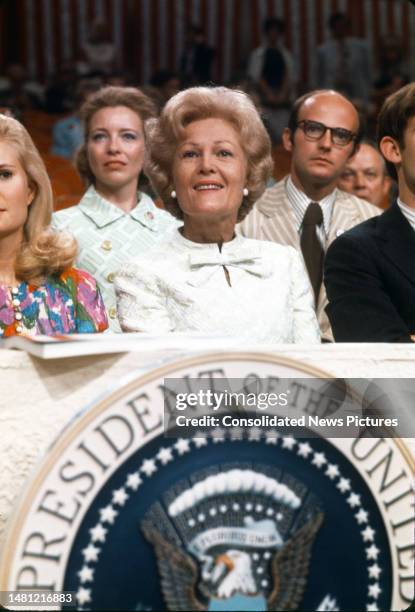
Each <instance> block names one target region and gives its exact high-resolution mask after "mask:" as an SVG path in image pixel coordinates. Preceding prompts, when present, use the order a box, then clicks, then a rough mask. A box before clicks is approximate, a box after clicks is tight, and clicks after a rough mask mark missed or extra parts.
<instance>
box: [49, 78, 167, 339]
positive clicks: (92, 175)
mask: <svg viewBox="0 0 415 612" xmlns="http://www.w3.org/2000/svg"><path fill="white" fill-rule="evenodd" d="M80 116H81V121H82V125H83V129H84V143H83V145H82V146H81V148H80V150H79V152H78V155H77V159H76V163H77V168H78V171H79V173H80V175H81V176H82V178H83V179H84V181H85V183H86V185H87V186H88V190H87V191H86V193H85V195H84V196H83V198H82V199H81V201H80V202H79V204H78V205H77V206H73V207H71V208H67V209H65V210H61V211H59V212H57V213H55V214H54V215H53V225H54V227H56V228H59V229H64V230H67V231H70V232H71V233H72V234H73V235H74V236H75V237H76V239H77V241H78V244H79V253H78V257H77V263H78V265H79V266H80V267H82V268H85V269H86V270H89V271H90V272H91V273H92V274H93V275H94V276H95V278H96V279H97V281H98V283H99V285H100V288H101V290H102V294H103V297H104V302H105V306H106V308H107V311H108V314H109V318H110V326H111V329H112V331H120V327H119V324H118V321H117V315H116V308H115V294H114V289H113V278H114V274H115V272H116V271H117V270H118V268H120V267H121V265H122V263H123V261H124V260H125V259H129V258H130V257H132V256H134V255H135V254H137V253H140V252H141V251H146V250H147V249H148V248H150V247H151V246H152V245H153V244H155V242H156V241H157V240H158V239H159V238H160V236H161V235H162V234H163V232H164V231H165V230H166V229H167V228H168V227H170V226H171V225H177V223H176V221H175V219H173V217H172V216H171V215H169V214H168V213H166V212H165V211H163V210H160V209H159V208H157V207H156V206H155V204H154V202H153V201H152V200H151V198H150V197H149V196H148V195H146V194H145V193H143V192H142V191H140V189H139V183H140V178H141V171H142V168H143V162H144V123H145V122H146V121H147V120H148V119H150V118H152V117H154V116H155V107H154V104H153V102H152V101H151V100H150V98H148V97H147V96H146V95H144V94H143V93H142V92H141V91H139V90H138V89H135V88H133V87H112V86H109V87H104V88H102V89H100V90H99V91H97V92H96V93H95V94H92V95H91V96H90V97H89V98H88V100H87V101H86V102H85V103H84V104H83V106H82V107H81V110H80Z"/></svg>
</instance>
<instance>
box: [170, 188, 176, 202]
mask: <svg viewBox="0 0 415 612" xmlns="http://www.w3.org/2000/svg"><path fill="white" fill-rule="evenodd" d="M170 195H171V197H172V198H173V200H175V199H176V198H177V193H176V192H175V190H174V189H173V191H172V192H171V194H170Z"/></svg>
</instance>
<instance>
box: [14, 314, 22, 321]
mask: <svg viewBox="0 0 415 612" xmlns="http://www.w3.org/2000/svg"><path fill="white" fill-rule="evenodd" d="M14 318H15V319H16V321H21V320H22V313H21V312H16V313H15V315H14Z"/></svg>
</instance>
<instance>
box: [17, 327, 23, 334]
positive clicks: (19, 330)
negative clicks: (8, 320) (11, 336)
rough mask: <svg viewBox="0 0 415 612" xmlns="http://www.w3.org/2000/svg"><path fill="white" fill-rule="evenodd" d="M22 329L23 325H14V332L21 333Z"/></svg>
mask: <svg viewBox="0 0 415 612" xmlns="http://www.w3.org/2000/svg"><path fill="white" fill-rule="evenodd" d="M22 331H23V327H22V326H21V325H16V333H17V334H21V333H22Z"/></svg>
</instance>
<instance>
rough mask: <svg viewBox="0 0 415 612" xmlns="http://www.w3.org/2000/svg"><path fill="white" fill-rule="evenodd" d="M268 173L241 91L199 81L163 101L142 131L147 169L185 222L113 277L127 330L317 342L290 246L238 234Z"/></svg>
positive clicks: (307, 294) (254, 119)
mask: <svg viewBox="0 0 415 612" xmlns="http://www.w3.org/2000/svg"><path fill="white" fill-rule="evenodd" d="M271 169H272V160H271V156H270V140H269V137H268V135H267V133H266V131H265V128H264V126H263V124H262V122H261V119H260V117H259V115H258V112H257V111H256V109H255V106H254V105H253V103H252V101H251V100H250V99H249V98H248V96H246V94H244V93H242V92H238V91H231V90H230V89H227V88H225V87H214V88H207V87H197V88H192V89H188V90H185V91H183V92H181V93H178V94H177V95H176V96H174V97H173V98H171V99H170V101H169V102H167V104H166V106H165V107H164V110H163V111H162V114H161V117H160V120H159V121H158V122H155V124H154V125H153V126H152V129H151V131H150V134H149V165H148V168H147V172H148V174H149V177H150V179H151V181H152V184H153V187H154V188H155V190H156V191H157V193H158V194H159V196H160V197H161V199H162V200H163V202H164V204H165V206H166V208H167V209H168V210H170V211H171V212H172V213H173V214H174V215H176V216H177V217H178V218H179V219H182V220H183V228H180V229H177V228H175V230H174V231H172V234H171V236H170V238H169V239H167V238H166V240H165V241H164V242H163V243H162V244H161V245H159V246H157V247H155V248H154V249H152V250H151V251H148V252H146V253H144V254H142V255H141V256H139V257H137V258H136V259H135V260H133V261H131V262H130V263H128V264H125V265H124V266H123V268H122V269H121V270H120V272H119V273H118V275H117V277H116V291H117V298H118V304H117V305H118V316H119V320H120V324H121V327H122V328H123V330H124V331H143V332H157V333H167V332H172V331H197V332H200V333H202V334H206V335H208V334H222V335H226V336H240V337H243V338H245V339H246V340H247V341H251V342H265V343H270V342H310V343H315V342H319V341H320V337H319V331H318V324H317V321H316V317H315V314H314V309H313V297H312V293H311V288H310V284H309V282H308V279H307V275H306V273H305V270H304V267H303V265H302V262H301V259H300V257H299V255H298V253H297V252H296V251H295V249H292V248H289V247H286V246H282V245H277V244H272V243H271V242H262V241H258V240H249V239H246V238H242V237H241V236H235V224H236V222H237V221H238V220H239V221H240V220H241V219H242V218H243V217H244V216H245V215H246V214H247V212H248V211H249V210H250V208H251V207H252V205H253V203H254V201H255V200H256V199H257V198H258V197H259V196H260V195H261V193H262V192H263V190H264V188H265V184H266V181H267V179H268V177H269V175H270V173H271ZM258 296H261V297H260V299H258Z"/></svg>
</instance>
